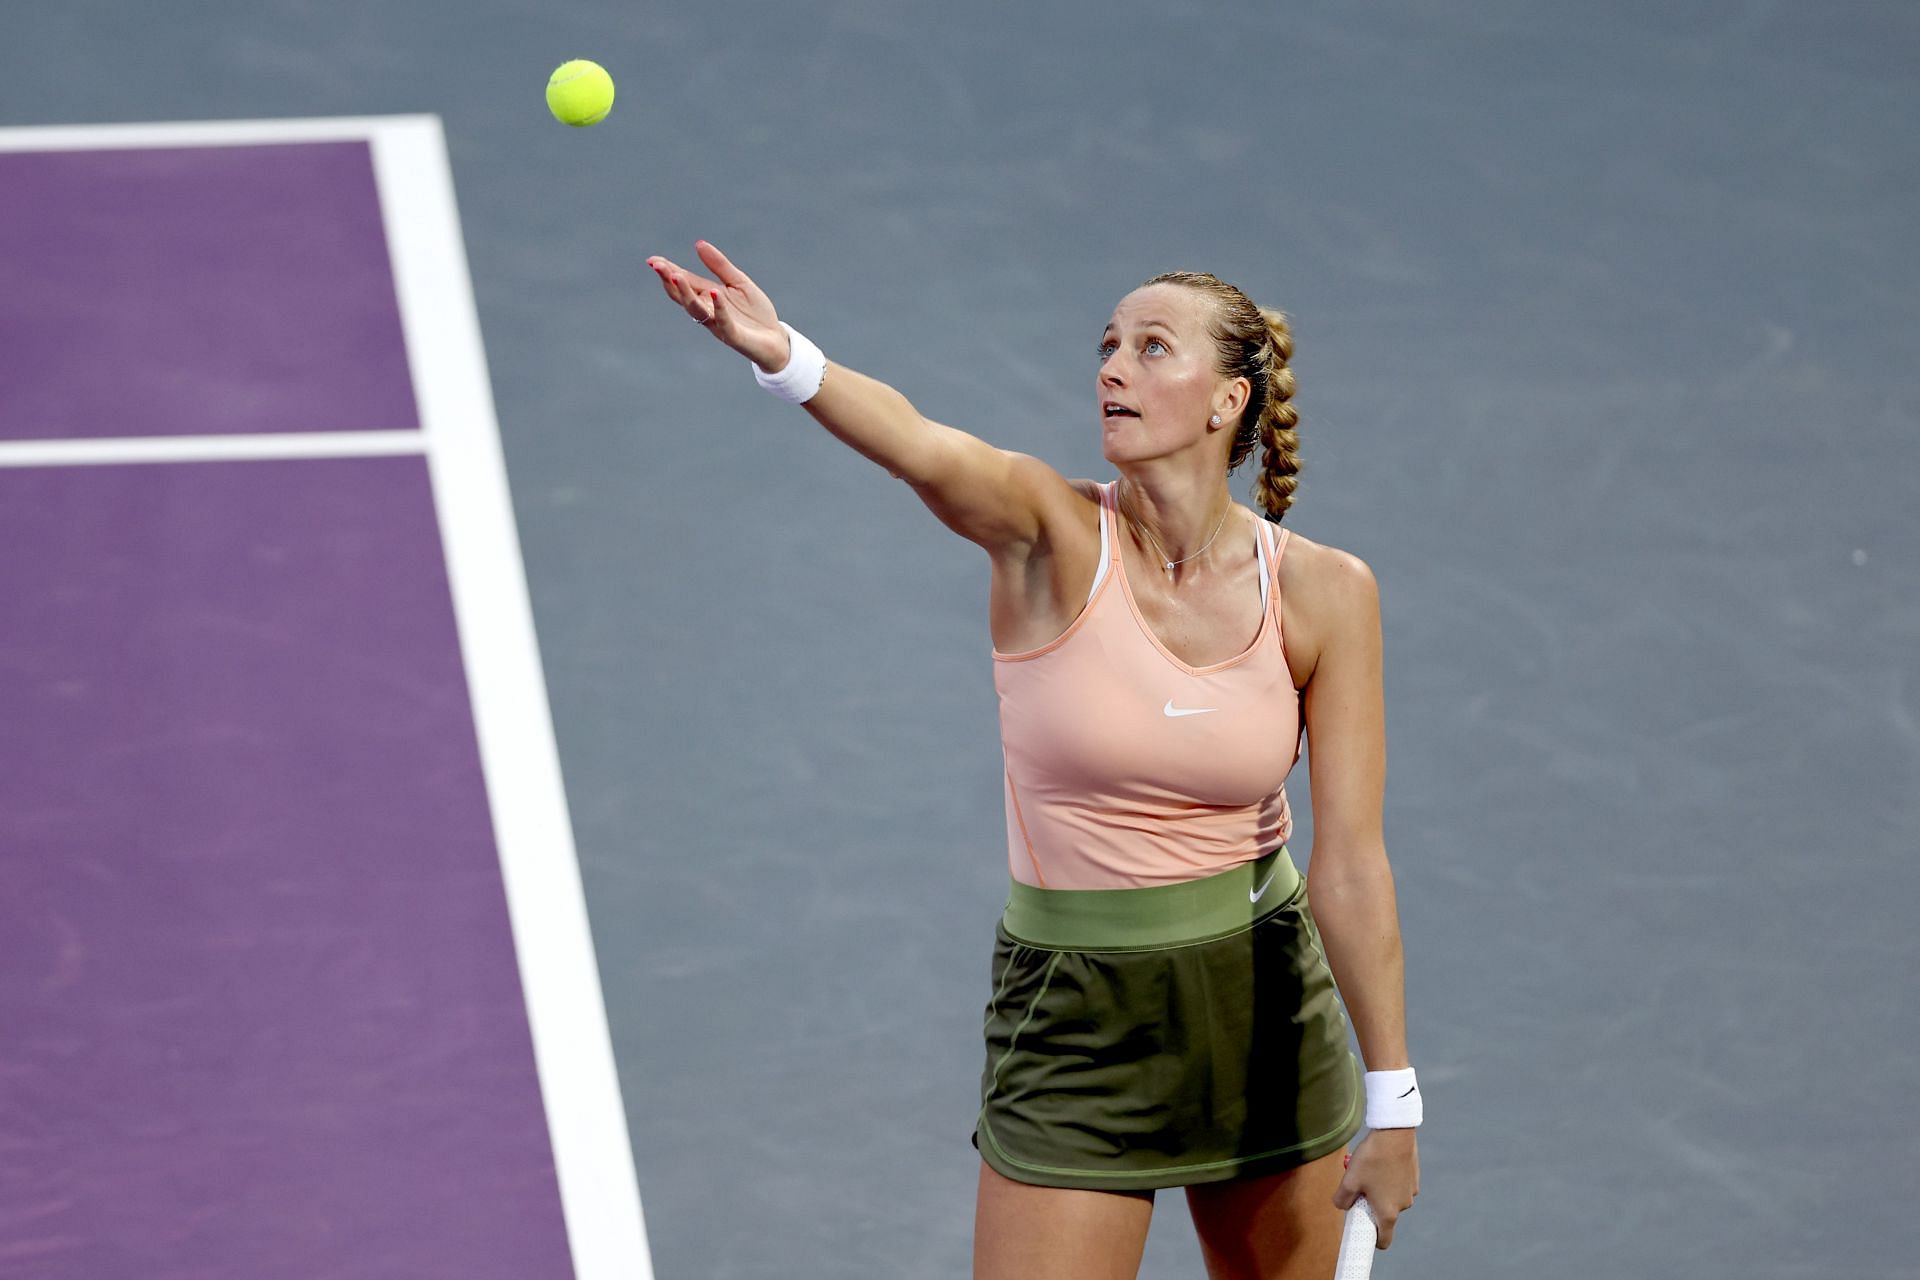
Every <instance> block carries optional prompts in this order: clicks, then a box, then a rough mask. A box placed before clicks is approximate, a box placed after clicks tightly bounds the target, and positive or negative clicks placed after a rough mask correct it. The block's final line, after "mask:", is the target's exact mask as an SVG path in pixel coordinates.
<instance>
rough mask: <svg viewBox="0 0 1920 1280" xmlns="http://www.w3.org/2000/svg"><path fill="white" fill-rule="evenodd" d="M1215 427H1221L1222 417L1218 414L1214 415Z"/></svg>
mask: <svg viewBox="0 0 1920 1280" xmlns="http://www.w3.org/2000/svg"><path fill="white" fill-rule="evenodd" d="M1213 425H1214V426H1216V427H1217V426H1219V425H1220V415H1219V414H1217V413H1216V414H1214V415H1213Z"/></svg>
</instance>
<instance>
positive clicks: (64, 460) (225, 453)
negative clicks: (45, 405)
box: [0, 431, 427, 467]
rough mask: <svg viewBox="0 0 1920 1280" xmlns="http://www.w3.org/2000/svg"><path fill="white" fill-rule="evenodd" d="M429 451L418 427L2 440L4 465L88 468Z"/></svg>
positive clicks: (0, 449)
mask: <svg viewBox="0 0 1920 1280" xmlns="http://www.w3.org/2000/svg"><path fill="white" fill-rule="evenodd" d="M426 451H427V438H426V436H425V435H424V434H423V433H421V432H418V431H290V432H286V433H285V434H281V435H270V436H245V435H235V436H115V437H111V438H107V439H100V440H0V467H84V466H105V465H108V464H111V463H119V462H252V461H255V460H260V459H267V458H366V457H387V456H392V455H395V454H408V453H425V452H426Z"/></svg>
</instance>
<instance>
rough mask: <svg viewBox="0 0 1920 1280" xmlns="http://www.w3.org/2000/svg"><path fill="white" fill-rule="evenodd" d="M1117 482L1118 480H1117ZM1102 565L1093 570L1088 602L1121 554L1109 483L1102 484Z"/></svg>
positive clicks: (1097, 593)
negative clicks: (1110, 518)
mask: <svg viewBox="0 0 1920 1280" xmlns="http://www.w3.org/2000/svg"><path fill="white" fill-rule="evenodd" d="M1116 483H1117V482H1116ZM1099 489H1100V566H1099V568H1097V569H1095V570H1094V571H1093V585H1092V586H1091V587H1089V588H1088V589H1087V603H1088V604H1092V603H1093V598H1094V597H1095V596H1096V595H1099V594H1100V584H1101V583H1103V582H1105V581H1106V580H1107V570H1108V569H1110V568H1112V567H1113V562H1114V560H1115V559H1117V558H1118V557H1119V554H1120V539H1118V538H1115V537H1113V536H1111V532H1110V530H1109V526H1108V520H1107V512H1108V511H1109V510H1110V509H1111V504H1112V502H1113V491H1112V490H1111V489H1110V488H1109V487H1108V486H1107V485H1104V484H1103V485H1100V486H1099Z"/></svg>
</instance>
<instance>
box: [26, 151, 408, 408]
mask: <svg viewBox="0 0 1920 1280" xmlns="http://www.w3.org/2000/svg"><path fill="white" fill-rule="evenodd" d="M418 426H419V413H418V410H417V408H416V407H415V401H414V395H413V384H412V381H411V379H410V377H409V374H408V367H407V358H406V347H405V345H404V343H403V342H402V339H401V329H400V315H399V309H398V306H397V304H396V301H395V297H394V289H393V280H392V272H391V268H390V266H389V262H388V257H387V242H386V233H385V230H384V228H383V226H382V223H381V217H380V202H379V196H378V192H377V190H376V187H375V184H374V174H373V162H372V156H371V153H370V151H369V149H368V146H367V144H366V143H364V142H314V143H295V144H283V145H272V146H232V147H165V148H145V149H138V150H109V151H65V152H60V151H38V152H36V151H27V152H16V153H0V439H14V440H19V439H40V440H52V439H68V438H75V437H89V438H93V437H112V436H163V435H189V436H197V435H228V434H236V433H255V432H279V431H377V430H389V431H391V430H404V429H417V428H418Z"/></svg>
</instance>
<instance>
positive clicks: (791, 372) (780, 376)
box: [753, 320, 827, 404]
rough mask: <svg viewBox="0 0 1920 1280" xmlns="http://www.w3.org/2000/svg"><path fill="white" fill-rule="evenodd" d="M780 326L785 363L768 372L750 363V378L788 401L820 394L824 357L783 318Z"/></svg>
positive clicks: (801, 399) (805, 399) (825, 364)
mask: <svg viewBox="0 0 1920 1280" xmlns="http://www.w3.org/2000/svg"><path fill="white" fill-rule="evenodd" d="M780 327H781V328H782V329H785V330H786V331H787V362H786V363H785V364H784V365H782V366H780V372H778V373H768V372H767V371H766V370H765V369H762V368H761V367H760V366H759V365H757V364H756V365H754V366H753V380H754V381H755V382H757V383H759V384H760V385H761V386H763V387H765V388H766V389H767V390H769V391H771V392H773V394H774V395H776V396H779V397H780V398H781V399H782V400H785V401H786V402H787V403H788V404H805V403H806V402H807V401H809V400H811V399H813V397H814V396H816V395H818V394H819V393H820V384H821V383H822V382H824V381H826V377H827V358H826V356H824V355H822V354H821V352H820V348H819V347H816V346H814V345H813V343H812V342H811V341H809V340H808V338H807V336H806V335H805V334H804V333H801V332H800V331H799V330H798V329H796V328H794V327H793V326H792V325H790V324H788V323H787V322H786V321H785V320H782V321H781V322H780Z"/></svg>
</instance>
